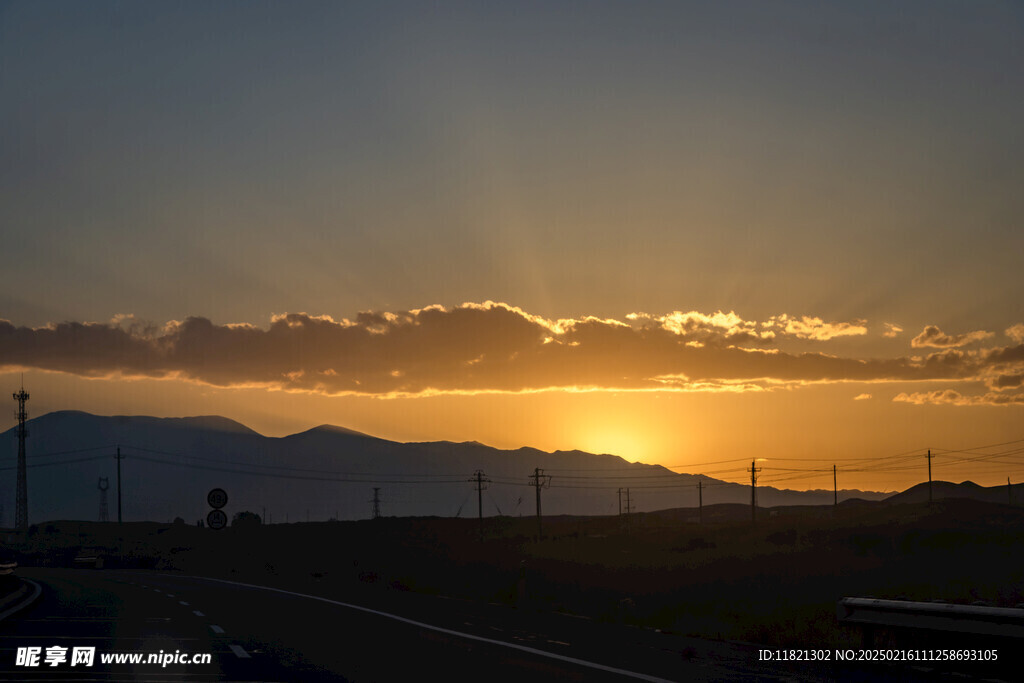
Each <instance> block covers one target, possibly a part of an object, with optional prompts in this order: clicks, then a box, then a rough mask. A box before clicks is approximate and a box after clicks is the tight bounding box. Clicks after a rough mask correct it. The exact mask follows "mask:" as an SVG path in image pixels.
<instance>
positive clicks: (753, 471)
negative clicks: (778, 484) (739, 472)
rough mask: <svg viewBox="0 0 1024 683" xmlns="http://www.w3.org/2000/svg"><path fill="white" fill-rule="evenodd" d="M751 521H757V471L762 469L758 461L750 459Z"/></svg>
mask: <svg viewBox="0 0 1024 683" xmlns="http://www.w3.org/2000/svg"><path fill="white" fill-rule="evenodd" d="M748 471H749V472H750V522H751V524H753V523H756V522H757V473H758V472H760V471H761V468H760V467H757V461H756V460H751V461H750V470H748Z"/></svg>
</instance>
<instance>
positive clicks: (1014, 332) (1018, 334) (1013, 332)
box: [1006, 323, 1024, 344]
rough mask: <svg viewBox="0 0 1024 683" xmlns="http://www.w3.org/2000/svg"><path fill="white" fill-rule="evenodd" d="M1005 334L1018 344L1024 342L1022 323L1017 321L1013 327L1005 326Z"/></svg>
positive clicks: (1023, 324) (1023, 325)
mask: <svg viewBox="0 0 1024 683" xmlns="http://www.w3.org/2000/svg"><path fill="white" fill-rule="evenodd" d="M1006 336H1007V337H1009V338H1010V339H1012V340H1013V341H1015V342H1017V343H1018V344H1024V323H1017V324H1016V325H1014V326H1013V327H1008V328H1006Z"/></svg>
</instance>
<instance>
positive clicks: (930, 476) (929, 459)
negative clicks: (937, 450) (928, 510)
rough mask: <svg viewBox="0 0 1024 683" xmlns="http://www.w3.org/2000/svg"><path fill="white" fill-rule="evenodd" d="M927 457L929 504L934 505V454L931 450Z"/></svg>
mask: <svg viewBox="0 0 1024 683" xmlns="http://www.w3.org/2000/svg"><path fill="white" fill-rule="evenodd" d="M925 457H926V458H928V504H929V505H931V504H932V452H931V449H929V450H928V455H926V456H925Z"/></svg>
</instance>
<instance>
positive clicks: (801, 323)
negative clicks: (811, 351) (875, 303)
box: [771, 314, 868, 341]
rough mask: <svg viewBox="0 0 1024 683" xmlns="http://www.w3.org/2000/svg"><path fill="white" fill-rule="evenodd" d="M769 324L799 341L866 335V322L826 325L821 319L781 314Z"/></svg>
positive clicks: (857, 321)
mask: <svg viewBox="0 0 1024 683" xmlns="http://www.w3.org/2000/svg"><path fill="white" fill-rule="evenodd" d="M771 322H772V323H774V324H775V325H777V326H778V327H779V328H781V329H782V331H783V332H785V333H786V334H788V335H792V336H794V337H797V338H799V339H814V340H816V341H828V340H829V339H834V338H835V337H849V336H856V335H863V334H867V333H868V328H867V327H866V325H867V321H866V320H855V321H853V322H832V323H827V322H825V321H824V320H822V319H821V318H812V317H809V316H806V315H805V316H802V317H800V318H795V317H791V316H788V315H785V314H783V315H779V316H775V317H773V318H772V319H771Z"/></svg>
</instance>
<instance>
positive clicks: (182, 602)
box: [178, 600, 188, 607]
mask: <svg viewBox="0 0 1024 683" xmlns="http://www.w3.org/2000/svg"><path fill="white" fill-rule="evenodd" d="M178 604H179V605H185V607H188V603H187V602H185V601H184V600H178Z"/></svg>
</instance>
